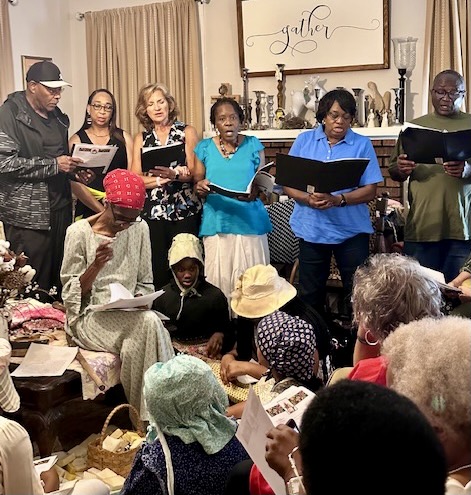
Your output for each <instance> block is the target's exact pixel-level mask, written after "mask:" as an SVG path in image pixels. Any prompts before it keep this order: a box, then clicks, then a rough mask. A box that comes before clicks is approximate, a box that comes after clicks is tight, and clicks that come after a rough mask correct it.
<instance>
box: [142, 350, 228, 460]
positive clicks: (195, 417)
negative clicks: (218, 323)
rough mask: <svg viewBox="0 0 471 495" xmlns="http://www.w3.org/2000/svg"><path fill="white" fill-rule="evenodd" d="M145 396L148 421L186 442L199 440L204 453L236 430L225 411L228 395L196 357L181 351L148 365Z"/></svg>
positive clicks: (215, 449) (217, 447) (216, 447)
mask: <svg viewBox="0 0 471 495" xmlns="http://www.w3.org/2000/svg"><path fill="white" fill-rule="evenodd" d="M144 397H145V400H146V405H147V410H148V411H149V415H150V422H151V424H154V425H155V426H157V427H158V429H160V430H161V431H162V432H163V433H165V434H167V435H174V436H177V437H179V438H180V439H181V440H182V441H183V442H184V443H186V444H188V443H192V442H199V443H200V445H201V446H202V447H203V449H204V451H205V452H206V453H207V454H215V453H216V452H219V451H220V450H221V449H222V448H223V447H224V446H225V445H226V444H227V443H228V442H229V441H230V440H231V438H232V437H233V436H234V434H235V431H236V425H235V423H234V422H233V421H232V420H230V419H229V418H227V417H226V415H225V412H226V408H227V406H228V405H229V401H228V400H227V395H226V393H225V392H224V390H223V388H222V387H221V385H219V383H218V381H217V380H216V377H215V376H214V374H213V372H212V371H211V368H210V367H209V366H208V365H207V364H206V363H205V362H203V361H201V360H200V359H198V358H195V357H193V356H187V355H184V354H180V355H178V356H176V357H174V358H173V359H170V361H167V362H166V363H156V364H154V365H153V366H151V367H150V368H149V369H148V370H147V371H146V373H145V375H144Z"/></svg>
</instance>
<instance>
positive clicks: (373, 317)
mask: <svg viewBox="0 0 471 495" xmlns="http://www.w3.org/2000/svg"><path fill="white" fill-rule="evenodd" d="M441 305H442V296H441V292H440V288H439V286H438V284H437V282H436V281H435V280H433V279H432V278H431V277H429V276H428V275H427V274H426V273H425V271H423V270H422V269H421V266H420V264H419V263H418V262H417V261H416V260H414V259H412V258H409V257H406V256H402V255H400V254H397V253H392V254H376V255H374V256H371V257H370V258H369V259H368V260H367V261H366V262H365V264H364V265H362V266H360V267H358V269H357V270H356V272H355V275H354V278H353V291H352V306H353V318H354V321H355V323H356V324H357V325H358V326H361V327H363V328H364V329H365V330H369V331H370V332H371V333H372V334H373V335H374V337H375V338H376V339H377V340H379V341H380V342H382V341H383V340H384V339H385V338H386V337H387V336H388V335H389V334H390V333H391V332H392V331H394V330H395V329H396V327H397V326H398V325H400V324H401V323H409V322H410V321H413V320H419V319H421V318H424V317H426V316H433V317H438V316H440V315H441V311H440V308H441Z"/></svg>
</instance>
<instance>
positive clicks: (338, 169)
mask: <svg viewBox="0 0 471 495" xmlns="http://www.w3.org/2000/svg"><path fill="white" fill-rule="evenodd" d="M369 161H370V160H369V158H343V159H340V160H332V161H327V162H324V161H321V160H311V159H309V158H301V157H299V156H291V155H282V154H280V153H277V155H276V183H277V184H279V185H281V186H286V187H292V188H293V189H298V190H299V191H305V192H309V193H312V192H322V193H331V192H333V191H341V190H343V189H349V188H355V187H358V186H359V184H360V179H361V176H362V175H363V173H364V171H365V169H366V166H367V165H368V163H369Z"/></svg>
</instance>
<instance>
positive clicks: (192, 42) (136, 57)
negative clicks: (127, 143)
mask: <svg viewBox="0 0 471 495" xmlns="http://www.w3.org/2000/svg"><path fill="white" fill-rule="evenodd" d="M85 20H86V35H87V56H88V85H89V89H90V92H92V91H93V90H94V89H96V88H100V87H104V88H107V89H109V90H110V91H111V92H112V93H113V94H114V95H115V97H116V100H117V105H118V120H119V125H120V127H122V128H123V129H125V130H127V131H129V132H131V133H132V134H134V133H136V132H137V131H138V130H139V127H138V122H137V119H136V118H135V117H134V109H135V105H136V101H137V96H138V92H139V89H140V88H141V87H142V86H144V84H147V83H153V82H161V83H163V84H165V85H166V86H168V88H169V89H170V92H171V93H172V95H173V96H174V97H175V99H176V101H177V105H178V107H179V108H180V112H181V113H180V118H181V120H183V121H184V122H186V123H188V124H191V125H193V126H195V127H196V129H197V131H198V133H199V134H201V133H202V130H203V111H202V109H203V103H202V101H203V100H202V99H203V91H202V70H201V47H200V39H199V27H198V10H197V5H196V2H195V0H173V1H171V2H165V3H154V4H149V5H144V6H139V7H127V8H120V9H112V10H104V11H101V12H87V13H86V14H85Z"/></svg>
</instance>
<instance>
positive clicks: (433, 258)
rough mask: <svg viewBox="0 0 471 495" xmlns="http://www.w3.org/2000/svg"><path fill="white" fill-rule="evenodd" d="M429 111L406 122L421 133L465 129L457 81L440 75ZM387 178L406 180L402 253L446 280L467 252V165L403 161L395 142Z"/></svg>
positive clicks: (469, 118) (470, 209)
mask: <svg viewBox="0 0 471 495" xmlns="http://www.w3.org/2000/svg"><path fill="white" fill-rule="evenodd" d="M430 93H431V98H432V104H433V107H434V111H433V112H432V113H429V114H427V115H424V116H422V117H419V118H417V119H415V120H413V121H412V123H413V124H417V125H420V126H423V127H429V128H434V129H439V130H447V131H457V130H462V129H471V115H470V114H467V113H464V112H461V111H460V108H461V105H462V103H463V98H464V95H465V93H466V91H465V85H464V79H463V77H462V76H461V75H460V74H459V73H458V72H455V71H453V70H445V71H443V72H440V73H439V74H438V75H437V76H436V77H435V79H434V81H433V86H432V89H431V91H430ZM389 172H390V174H391V178H392V179H394V180H397V181H400V182H404V181H405V180H407V178H409V198H408V199H409V206H410V209H409V213H408V215H407V219H406V225H405V231H404V240H405V243H404V253H405V254H408V255H410V256H413V257H415V258H416V259H417V260H418V261H419V262H420V264H422V265H424V266H427V267H429V268H432V269H434V270H438V271H440V272H442V273H444V274H445V278H446V280H452V279H454V278H455V277H456V275H457V274H458V273H459V271H460V268H461V267H462V266H463V264H464V262H465V260H466V258H467V257H468V255H469V253H470V251H471V240H470V239H471V167H470V165H469V164H468V163H467V162H464V161H462V162H457V161H450V162H445V163H444V164H443V165H441V164H440V165H439V164H421V163H415V162H413V161H410V160H408V159H407V155H406V154H404V152H403V148H402V144H401V137H400V136H399V139H398V141H397V143H396V148H395V150H394V152H393V154H392V155H391V158H390V165H389Z"/></svg>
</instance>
